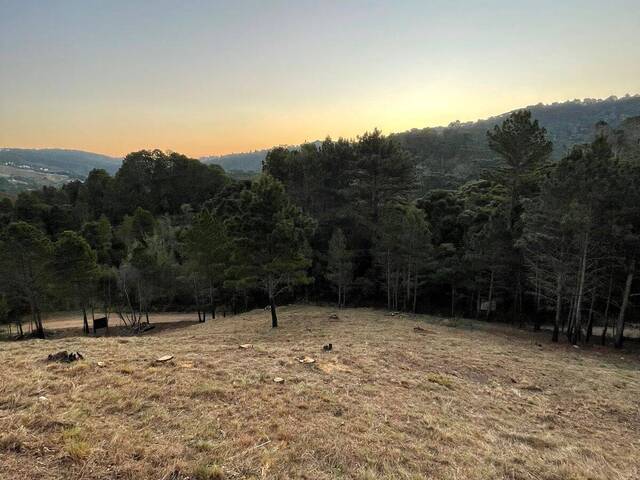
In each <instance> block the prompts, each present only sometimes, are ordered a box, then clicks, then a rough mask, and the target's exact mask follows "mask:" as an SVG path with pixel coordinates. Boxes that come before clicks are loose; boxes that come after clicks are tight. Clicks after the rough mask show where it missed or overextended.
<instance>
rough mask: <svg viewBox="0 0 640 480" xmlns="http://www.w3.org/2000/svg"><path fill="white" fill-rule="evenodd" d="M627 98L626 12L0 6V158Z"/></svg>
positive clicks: (551, 4)
mask: <svg viewBox="0 0 640 480" xmlns="http://www.w3.org/2000/svg"><path fill="white" fill-rule="evenodd" d="M625 93H631V94H635V93H640V3H639V1H638V0H608V1H606V2H603V1H601V0H599V1H591V0H571V1H570V0H563V1H558V0H554V1H550V0H541V1H537V2H530V1H514V0H510V1H502V0H484V1H480V0H478V1H473V0H469V1H456V2H453V1H449V0H447V1H444V0H442V1H437V0H434V1H428V0H421V1H409V0H406V1H402V0H396V1H367V2H365V1H346V0H345V1H329V0H324V1H303V0H298V1H275V0H273V1H269V0H263V1H241V0H235V1H213V0H211V1H196V0H180V1H178V0H176V1H164V0H154V1H135V0H126V1H117V0H109V1H107V0H104V1H97V0H79V1H64V0H48V1H45V0H39V1H29V0H0V147H37V148H41V147H59V148H74V149H81V150H88V151H93V152H98V153H105V154H109V155H114V156H120V155H123V154H126V153H127V152H130V151H133V150H139V149H141V148H154V147H157V148H161V149H163V150H166V149H170V150H174V151H178V152H181V153H185V154H188V155H190V156H194V157H198V156H202V155H210V154H223V153H230V152H239V151H248V150H253V149H260V148H265V147H270V146H273V145H277V144H298V143H300V142H302V141H305V140H316V139H321V138H324V137H325V136H327V135H331V136H332V137H339V136H344V137H354V136H356V135H358V134H360V133H362V132H364V131H366V130H371V129H373V128H374V127H378V128H380V129H382V130H383V131H384V132H394V131H402V130H406V129H409V128H413V127H425V126H436V125H443V124H448V123H449V122H451V121H453V120H456V119H459V120H462V121H466V120H475V119H477V118H482V117H487V116H490V115H495V114H499V113H502V112H504V111H507V110H511V109H513V108H516V107H521V106H526V105H529V104H533V103H538V102H545V103H550V102H553V101H563V100H567V99H573V98H585V97H595V98H604V97H608V96H610V95H618V96H622V95H624V94H625Z"/></svg>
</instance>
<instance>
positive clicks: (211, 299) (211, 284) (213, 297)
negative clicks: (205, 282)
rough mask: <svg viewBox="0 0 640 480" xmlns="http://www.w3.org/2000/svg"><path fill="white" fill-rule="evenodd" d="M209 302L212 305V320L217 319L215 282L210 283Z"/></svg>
mask: <svg viewBox="0 0 640 480" xmlns="http://www.w3.org/2000/svg"><path fill="white" fill-rule="evenodd" d="M209 302H210V303H211V319H212V320H215V319H216V299H215V295H214V289H213V282H209Z"/></svg>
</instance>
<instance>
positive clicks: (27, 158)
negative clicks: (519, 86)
mask: <svg viewBox="0 0 640 480" xmlns="http://www.w3.org/2000/svg"><path fill="white" fill-rule="evenodd" d="M526 108H528V109H530V110H531V112H532V114H533V117H534V118H536V119H538V121H539V122H540V124H541V125H542V126H543V127H545V128H546V129H547V132H548V135H549V138H550V139H551V140H552V142H553V146H554V150H553V158H555V159H559V158H561V157H562V156H563V155H564V154H565V153H566V152H567V151H568V150H569V149H570V148H571V146H572V145H576V144H580V143H585V142H588V141H589V140H590V139H591V138H592V137H593V135H594V132H595V129H596V124H597V123H599V122H606V124H607V125H608V128H609V129H610V132H608V135H609V137H610V138H611V141H612V142H614V141H615V142H618V143H620V142H627V143H628V139H627V140H624V139H621V138H620V135H622V133H621V132H620V131H618V129H619V128H621V127H623V130H634V129H637V125H638V122H626V123H624V122H625V120H627V119H630V118H632V117H636V116H640V95H634V96H630V95H627V96H625V97H622V98H616V97H609V98H607V99H604V100H596V99H584V100H571V101H566V102H561V103H553V104H551V105H543V104H538V105H532V106H528V107H526ZM509 113H510V112H507V113H504V114H501V115H498V116H495V117H490V118H487V119H483V120H478V121H475V122H465V123H462V122H453V123H451V124H450V125H449V126H447V127H428V128H422V129H412V130H409V131H406V132H400V133H395V134H393V136H394V137H395V138H396V139H397V140H398V141H399V142H400V143H401V144H402V145H403V147H404V148H406V149H407V150H408V151H410V152H411V153H412V154H413V155H415V156H416V158H417V160H418V162H419V164H420V165H421V171H422V172H423V174H424V177H425V182H424V186H425V187H426V188H434V187H442V188H448V187H455V186H456V185H460V184H461V183H464V182H465V181H467V180H469V179H472V178H476V177H477V175H478V174H479V172H480V171H481V170H482V169H483V168H486V167H487V166H490V165H492V163H493V162H494V161H495V159H494V157H495V155H494V154H493V153H492V152H491V151H490V150H489V149H488V147H487V142H486V132H487V130H489V129H490V128H492V127H493V126H494V125H496V124H498V123H500V122H501V121H502V120H503V119H504V118H505V117H506V116H507V115H508V114H509ZM634 131H635V130H634ZM634 135H635V134H627V137H629V136H631V137H632V138H635V136H634ZM289 148H297V146H290V147H289ZM269 150H270V149H263V150H256V151H253V152H242V153H232V154H227V155H218V156H206V157H202V158H200V160H201V161H203V162H204V163H207V164H217V165H220V166H222V167H223V168H224V169H225V170H226V171H228V172H259V171H260V170H261V168H262V161H263V160H264V158H265V157H266V155H267V153H268V152H269ZM626 150H627V151H628V150H629V146H628V145H627V147H626ZM634 155H635V154H634ZM120 163H121V159H119V158H114V157H109V156H106V155H101V154H97V153H91V152H84V151H79V150H64V149H25V148H0V192H1V193H5V194H9V195H15V194H17V193H18V192H20V191H22V190H32V189H35V188H40V187H41V186H44V185H49V186H58V185H61V184H63V183H66V182H68V181H70V180H74V179H80V180H82V179H84V178H86V176H87V175H88V173H89V172H90V171H91V170H93V169H96V168H100V169H104V170H106V171H107V172H108V173H110V174H112V175H113V174H115V172H116V171H117V170H118V168H119V167H120Z"/></svg>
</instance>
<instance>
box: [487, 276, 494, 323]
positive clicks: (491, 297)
mask: <svg viewBox="0 0 640 480" xmlns="http://www.w3.org/2000/svg"><path fill="white" fill-rule="evenodd" d="M492 300H493V270H491V277H490V278H489V305H488V306H487V320H489V317H490V316H491V301H492Z"/></svg>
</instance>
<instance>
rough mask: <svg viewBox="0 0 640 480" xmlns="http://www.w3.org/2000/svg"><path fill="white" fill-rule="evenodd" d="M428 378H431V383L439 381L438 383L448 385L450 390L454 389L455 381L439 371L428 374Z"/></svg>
mask: <svg viewBox="0 0 640 480" xmlns="http://www.w3.org/2000/svg"><path fill="white" fill-rule="evenodd" d="M427 380H429V381H430V382H431V383H437V384H438V385H441V386H443V387H446V388H448V389H449V390H453V382H451V380H450V379H448V378H447V377H445V376H444V375H441V374H439V373H429V374H428V375H427Z"/></svg>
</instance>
